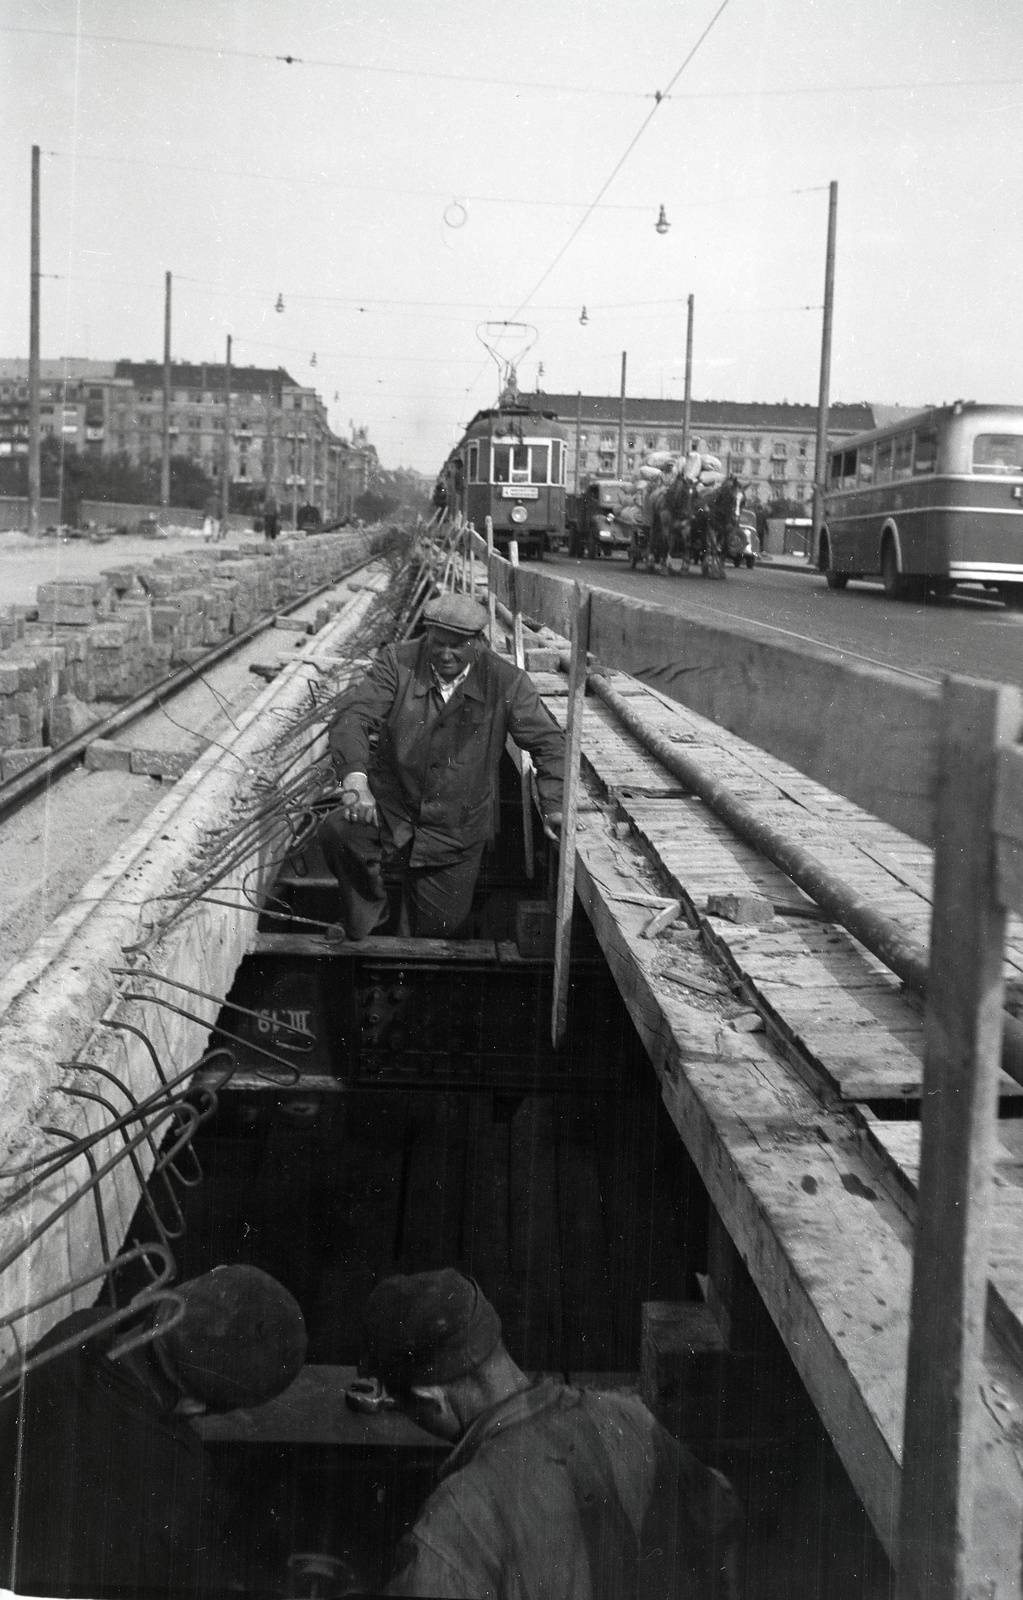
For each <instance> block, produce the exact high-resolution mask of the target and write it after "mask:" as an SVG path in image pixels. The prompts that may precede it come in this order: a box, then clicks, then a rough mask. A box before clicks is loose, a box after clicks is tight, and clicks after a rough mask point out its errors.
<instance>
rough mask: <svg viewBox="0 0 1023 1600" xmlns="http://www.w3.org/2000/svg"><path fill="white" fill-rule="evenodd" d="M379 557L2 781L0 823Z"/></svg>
mask: <svg viewBox="0 0 1023 1600" xmlns="http://www.w3.org/2000/svg"><path fill="white" fill-rule="evenodd" d="M377 560H379V556H378V555H371V556H367V557H366V558H365V559H364V560H360V561H357V562H354V563H353V564H352V565H351V566H350V567H348V568H346V569H345V570H344V571H343V572H341V573H339V574H338V576H337V577H336V578H332V579H331V580H330V581H329V582H327V583H320V584H317V585H316V586H315V587H314V588H312V589H309V590H308V591H307V592H306V593H305V594H302V595H300V596H298V598H297V599H295V600H291V601H289V602H288V604H287V605H284V606H280V607H278V608H277V609H276V610H274V611H272V612H269V613H268V614H267V615H266V616H263V617H260V618H259V619H258V620H257V621H256V622H254V623H253V624H252V625H251V627H248V628H246V629H245V630H244V632H242V633H240V634H237V635H236V636H234V637H233V638H231V639H228V640H225V641H224V642H223V643H222V644H218V645H214V646H212V647H211V648H210V649H209V650H208V651H207V652H206V654H205V655H203V656H202V657H201V658H200V659H199V660H197V661H195V662H193V663H190V664H189V665H187V666H183V667H179V668H177V669H176V670H175V671H174V672H171V673H168V674H167V676H166V677H164V678H162V679H160V680H159V682H157V683H155V684H152V685H150V687H149V688H147V689H144V690H142V691H141V692H140V693H139V694H137V695H134V696H132V698H131V699H130V700H126V701H125V702H124V703H123V704H122V705H120V706H119V707H118V708H117V710H116V711H112V712H110V713H109V715H107V716H105V717H102V718H100V719H99V720H98V721H97V722H95V723H93V724H92V725H91V726H90V727H89V728H87V729H86V730H85V731H84V732H83V733H80V734H78V735H77V736H76V737H75V738H74V739H70V740H68V741H67V742H66V743H65V744H62V745H60V746H58V747H57V748H56V749H55V750H53V751H52V753H51V754H49V755H47V756H42V757H40V759H39V760H38V761H37V762H35V763H34V764H33V765H32V766H30V767H27V768H26V769H25V771H24V772H21V773H19V774H18V775H17V776H16V777H13V778H8V779H7V780H6V781H5V782H2V783H0V823H2V822H3V821H4V819H5V818H7V817H9V816H11V815H13V813H14V812H16V811H17V810H18V809H19V807H21V806H23V805H24V804H25V803H26V802H27V801H29V800H31V799H33V798H34V797H35V796H36V795H38V794H40V793H42V792H43V791H44V790H47V789H48V788H49V787H50V786H51V785H52V784H53V783H54V781H55V780H57V779H59V778H60V777H61V776H63V774H65V773H66V772H68V771H70V770H71V768H73V767H74V766H75V765H76V764H77V763H78V762H79V761H80V760H81V758H82V756H83V755H84V753H85V751H86V749H87V748H88V746H89V745H90V744H92V743H93V742H94V741H95V740H97V739H106V738H109V737H110V735H111V734H114V733H121V732H123V731H124V730H125V729H126V728H129V727H131V726H132V724H133V723H136V722H138V721H139V719H140V718H142V717H144V716H145V715H146V714H147V712H149V711H152V710H153V709H154V708H155V707H161V706H165V705H166V704H167V703H168V701H171V700H173V699H174V698H175V697H176V696H177V695H179V694H180V693H181V692H182V691H183V690H185V689H188V688H190V687H191V686H192V685H193V684H194V683H196V682H197V681H199V680H201V679H202V678H203V676H204V675H205V674H206V673H207V672H209V671H210V669H211V668H213V667H215V666H218V665H219V664H220V663H221V662H224V661H227V660H230V658H231V657H232V656H235V655H237V654H238V652H239V651H240V650H243V649H244V648H245V646H246V645H248V644H251V642H252V641H253V640H254V639H257V638H258V637H259V636H260V635H261V634H263V633H265V632H266V631H267V630H268V629H270V628H273V627H274V626H275V624H276V623H277V622H278V621H279V619H281V618H283V617H291V616H293V615H294V614H295V612H297V611H301V610H302V608H303V607H304V606H307V605H309V604H310V603H311V602H312V601H314V600H316V599H318V598H320V597H321V596H322V595H324V594H327V593H329V591H330V590H331V589H334V588H336V587H337V585H338V584H339V583H343V582H344V581H345V579H346V578H350V577H352V576H354V574H356V573H357V572H360V571H362V570H363V569H364V568H365V567H367V566H369V565H370V564H371V563H372V562H374V561H377Z"/></svg>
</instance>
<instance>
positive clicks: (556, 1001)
mask: <svg viewBox="0 0 1023 1600" xmlns="http://www.w3.org/2000/svg"><path fill="white" fill-rule="evenodd" d="M589 638H590V591H589V590H588V589H585V588H583V587H582V586H581V585H579V584H577V585H576V588H575V605H574V609H573V614H572V660H571V665H570V667H569V673H568V731H567V737H566V739H565V777H564V794H563V797H562V813H561V846H560V850H559V853H558V888H557V899H556V901H555V913H554V914H555V924H554V995H553V1000H552V1002H551V1041H552V1043H553V1045H554V1048H555V1049H557V1048H558V1046H559V1045H560V1044H561V1041H562V1040H563V1039H564V1037H565V1027H566V1025H567V1021H568V980H569V963H570V961H571V958H572V913H573V909H574V906H575V835H576V826H577V821H578V814H579V787H580V778H579V754H580V751H581V749H582V741H583V703H584V700H585V697H586V655H587V651H588V649H589Z"/></svg>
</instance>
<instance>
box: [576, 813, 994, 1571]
mask: <svg viewBox="0 0 1023 1600" xmlns="http://www.w3.org/2000/svg"><path fill="white" fill-rule="evenodd" d="M610 848H611V846H610V841H608V840H607V839H606V838H605V837H603V836H602V835H601V833H600V830H599V825H598V824H597V823H596V822H594V823H593V824H591V826H590V827H589V828H588V829H587V831H586V832H585V833H581V834H580V843H579V855H578V863H577V883H578V888H579V893H580V897H581V899H582V901H583V904H584V906H585V908H586V910H587V912H588V914H589V915H590V917H591V921H592V922H593V925H594V929H595V931H596V934H597V937H598V940H599V942H600V944H601V946H602V948H603V950H604V953H605V956H606V958H607V960H608V964H609V966H610V968H611V971H612V974H613V976H614V978H615V982H616V983H617V984H618V986H619V988H620V990H621V992H622V994H623V997H624V998H625V1001H626V1004H627V1006H628V1009H629V1011H630V1014H631V1016H632V1019H633V1022H634V1024H635V1026H636V1028H637V1031H638V1032H639V1033H640V1036H641V1038H642V1039H643V1042H644V1044H645V1046H646V1048H647V1050H648V1052H649V1054H650V1057H651V1060H652V1062H653V1063H654V1066H655V1068H656V1070H657V1072H658V1076H659V1077H660V1080H661V1084H662V1094H663V1097H664V1100H665V1104H666V1105H667V1107H668V1109H669V1112H670V1114H671V1116H672V1119H673V1121H674V1123H675V1125H676V1127H677V1129H678V1131H679V1134H680V1136H681V1138H682V1140H683V1142H684V1144H685V1145H686V1148H687V1149H688V1151H689V1152H690V1155H691V1156H692V1158H693V1160H694V1161H695V1163H696V1166H697V1168H698V1170H699V1172H700V1175H701V1177H702V1178H703V1181H704V1182H705V1184H706V1185H707V1188H708V1190H709V1192H710V1197H711V1200H712V1202H713V1204H714V1205H715V1207H716V1208H717V1210H718V1211H719V1213H720V1214H721V1217H722V1219H723V1221H724V1224H725V1226H726V1228H727V1230H728V1232H729V1234H730V1236H731V1238H732V1239H733V1241H734V1242H735V1244H736V1246H737V1248H738V1250H739V1252H740V1254H741V1256H742V1259H743V1260H744V1262H745V1263H746V1265H747V1267H748V1269H749V1271H750V1273H751V1274H752V1276H753V1279H754V1281H755V1283H756V1285H757V1288H758V1291H759V1293H760V1294H761V1296H762V1298H763V1300H764V1303H765V1305H766V1306H767V1309H768V1311H769V1312H770V1314H771V1316H772V1319H773V1320H774V1322H775V1324H776V1326H777V1327H778V1329H779V1331H780V1333H781V1335H782V1337H783V1339H784V1341H785V1343H786V1346H787V1348H788V1349H789V1352H790V1354H791V1355H792V1358H793V1360H794V1362H795V1364H796V1367H797V1369H798V1371H799V1373H800V1376H801V1378H802V1380H803V1382H804V1384H805V1385H806V1387H807V1389H808V1391H809V1394H810V1396H811V1399H812V1400H813V1402H814V1404H815V1405H816V1407H817V1410H818V1412H819V1413H820V1415H821V1418H822V1420H823V1422H824V1425H825V1427H826V1428H827V1429H828V1432H829V1433H830V1435H831V1437H832V1439H833V1441H834V1443H835V1446H836V1448H837V1450H838V1452H839V1454H840V1456H841V1457H842V1459H843V1461H844V1463H845V1466H846V1469H847V1471H848V1472H849V1475H850V1478H851V1480H852V1482H853V1485H854V1487H855V1489H856V1491H857V1493H858V1494H859V1495H860V1498H861V1499H862V1501H863V1503H864V1506H865V1508H866V1510H867V1513H868V1515H869V1516H870V1517H871V1520H872V1522H873V1523H874V1526H875V1528H876V1529H877V1532H878V1535H879V1537H880V1538H881V1540H882V1542H883V1543H884V1544H885V1545H886V1547H887V1548H888V1550H889V1551H890V1552H891V1551H893V1549H894V1545H895V1537H896V1523H897V1517H898V1499H899V1485H900V1470H899V1448H900V1442H901V1435H902V1424H903V1398H904V1372H905V1349H906V1337H907V1323H908V1317H907V1313H908V1304H909V1286H910V1252H909V1248H908V1229H907V1225H906V1222H905V1217H904V1215H903V1213H902V1210H901V1208H900V1206H899V1204H897V1203H896V1199H895V1197H894V1196H893V1195H892V1193H891V1192H890V1190H888V1189H887V1188H886V1183H885V1178H884V1175H883V1173H881V1171H880V1169H879V1168H878V1166H877V1165H876V1163H872V1162H871V1161H869V1160H865V1159H864V1156H863V1152H862V1148H861V1147H860V1144H859V1136H858V1135H857V1134H856V1132H855V1131H854V1126H853V1124H852V1122H851V1120H850V1119H849V1118H848V1117H847V1116H844V1115H841V1114H838V1113H830V1112H827V1111H825V1110H824V1109H823V1107H822V1105H821V1102H820V1100H819V1098H818V1097H817V1096H815V1095H814V1094H813V1093H812V1092H811V1091H810V1090H809V1089H808V1088H806V1087H805V1086H804V1085H803V1084H802V1083H801V1082H800V1081H799V1079H798V1078H797V1077H796V1076H795V1074H794V1073H793V1072H791V1071H790V1070H789V1069H787V1068H785V1067H784V1066H782V1065H781V1063H780V1062H779V1061H778V1060H777V1058H776V1057H775V1056H774V1054H773V1052H772V1051H771V1050H770V1049H769V1048H767V1047H766V1046H765V1045H763V1044H759V1043H758V1042H757V1039H756V1038H750V1036H748V1035H747V1036H738V1035H734V1034H731V1035H730V1034H727V1033H723V1032H722V1031H721V1029H720V1027H719V1026H718V1025H717V1024H716V1023H715V1022H714V1019H713V1018H708V1017H699V1016H697V1015H694V1013H693V1011H692V1009H691V1008H688V1007H685V1006H683V1005H679V1004H671V1003H669V1002H667V1001H666V1000H665V998H664V996H663V995H662V994H661V993H660V991H659V987H658V982H657V979H656V976H655V975H654V973H653V972H652V963H653V962H654V961H655V960H656V956H655V953H653V952H651V951H650V948H649V945H647V946H644V945H643V943H642V941H641V940H640V939H639V938H638V929H639V927H640V926H641V922H642V917H643V912H642V910H641V909H640V908H636V909H635V912H634V914H633V915H634V921H635V925H636V926H635V930H634V931H631V932H630V931H629V930H630V926H631V924H630V923H629V914H630V908H619V907H618V906H615V905H612V903H611V902H609V901H608V900H607V898H606V897H605V896H604V894H603V892H602V890H601V887H600V885H601V883H602V882H603V881H605V880H606V879H607V878H608V876H609V875H611V874H613V873H615V872H617V871H620V870H621V867H620V861H619V857H617V856H613V855H611V854H610ZM637 870H638V869H637ZM994 1359H995V1358H994V1357H989V1363H990V1362H991V1361H993V1360H994ZM983 1389H984V1392H985V1393H986V1394H987V1395H988V1396H989V1404H988V1405H987V1406H985V1407H983V1408H982V1415H981V1423H982V1427H983V1429H984V1449H983V1452H982V1454H981V1456H980V1471H981V1474H982V1481H983V1486H984V1495H985V1497H986V1499H985V1507H986V1509H985V1514H984V1520H983V1521H982V1523H981V1524H980V1526H979V1536H980V1538H981V1540H982V1546H981V1548H982V1549H983V1551H984V1553H985V1554H986V1557H987V1560H988V1569H989V1572H990V1574H991V1578H992V1581H993V1582H994V1583H995V1585H996V1587H995V1589H994V1590H993V1591H992V1592H995V1593H997V1594H999V1595H1002V1594H1004V1595H1005V1596H1012V1597H1014V1600H1015V1597H1018V1596H1019V1595H1020V1593H1021V1589H1020V1583H1019V1572H1018V1565H1017V1562H1016V1559H1015V1557H1016V1551H1017V1549H1018V1537H1019V1533H1018V1530H1019V1526H1020V1525H1021V1522H1023V1470H1021V1467H1020V1463H1019V1461H1018V1459H1017V1455H1016V1450H1015V1444H1014V1436H1015V1433H1014V1430H1015V1428H1016V1427H1017V1426H1018V1425H1019V1423H1020V1420H1021V1418H1023V1382H1021V1378H1020V1373H1019V1372H1018V1370H1015V1369H1012V1368H1006V1367H1004V1366H999V1365H997V1362H996V1363H995V1365H994V1366H992V1365H990V1364H989V1366H988V1368H987V1370H986V1371H985V1374H984V1377H983Z"/></svg>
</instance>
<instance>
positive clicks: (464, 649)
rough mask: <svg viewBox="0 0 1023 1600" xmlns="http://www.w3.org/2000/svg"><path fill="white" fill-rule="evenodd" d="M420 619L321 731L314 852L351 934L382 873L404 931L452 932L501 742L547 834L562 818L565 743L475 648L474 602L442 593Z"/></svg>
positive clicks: (515, 683) (482, 829) (486, 835)
mask: <svg viewBox="0 0 1023 1600" xmlns="http://www.w3.org/2000/svg"><path fill="white" fill-rule="evenodd" d="M424 621H425V623H426V632H425V634H424V636H423V637H422V638H421V639H418V640H414V641H413V642H412V643H410V644H401V645H396V646H392V645H388V646H387V647H386V648H385V649H384V650H383V651H382V652H381V654H380V656H379V658H378V660H377V661H376V662H375V663H374V665H373V667H372V668H371V670H370V671H369V672H368V673H367V674H366V676H365V678H363V679H362V680H361V682H359V683H357V684H356V685H354V686H353V688H351V689H349V690H348V691H347V692H346V693H345V694H344V695H343V696H342V697H341V701H340V709H339V710H338V712H337V715H336V717H335V719H334V722H333V725H332V727H331V730H330V747H331V754H332V757H333V761H334V767H335V771H336V773H337V776H338V779H339V783H340V799H341V805H340V808H339V809H338V810H336V811H332V812H331V813H330V815H329V816H328V817H327V819H326V821H325V822H324V823H323V825H322V827H321V829H320V843H321V845H322V848H323V853H324V856H325V857H326V859H327V863H328V865H329V867H330V869H331V871H332V872H333V873H334V875H335V877H336V878H337V880H338V883H339V885H340V890H341V927H342V929H343V931H344V933H346V934H347V936H348V938H350V939H363V938H365V937H366V936H367V934H370V933H372V932H373V930H374V928H376V927H378V926H380V925H381V924H382V923H383V922H384V921H386V918H387V898H386V893H385V890H384V885H383V879H382V871H381V869H382V865H384V864H387V865H393V866H397V867H398V868H400V869H401V871H402V872H403V883H404V906H405V911H406V916H407V921H408V931H410V932H411V933H413V934H416V935H418V936H420V937H422V938H451V937H452V936H453V935H454V934H455V933H456V932H457V931H458V929H459V928H460V927H461V926H462V924H463V923H464V922H465V920H466V918H467V917H468V915H469V908H470V906H471V904H472V896H473V890H474V889H475V886H476V879H477V877H478V876H479V870H480V863H481V861H482V859H483V851H484V849H485V848H486V845H487V842H488V840H489V839H490V837H491V829H492V818H493V806H494V794H495V792H496V786H497V767H498V763H499V761H500V759H501V753H502V751H503V750H504V744H505V738H506V736H507V735H508V734H511V737H512V738H513V739H514V741H515V743H516V744H517V745H519V746H520V747H521V748H522V749H524V750H528V751H529V753H530V755H531V756H532V757H533V759H534V761H535V763H536V769H537V784H538V788H539V793H540V802H541V805H542V808H543V813H544V821H545V825H546V826H547V828H548V831H550V832H551V833H552V836H553V830H554V829H555V828H556V827H557V826H559V825H560V822H561V786H562V774H563V769H564V759H565V738H564V734H563V733H562V732H561V729H560V728H558V727H557V725H556V724H555V723H554V721H553V719H552V718H551V717H550V716H549V715H548V713H547V711H546V710H545V709H544V706H543V705H542V703H541V701H540V698H539V696H538V695H537V693H536V690H535V689H534V688H533V685H532V683H531V682H530V680H529V678H528V677H527V676H526V674H525V673H524V672H521V671H520V670H519V669H518V668H517V667H514V666H513V665H512V664H511V662H509V661H504V660H502V659H501V658H500V657H499V656H497V655H495V654H494V653H493V652H492V651H490V650H488V649H487V648H486V647H485V645H484V644H483V641H482V638H481V634H482V632H483V629H484V628H485V626H486V624H487V613H486V612H485V611H484V609H483V607H482V606H481V605H479V604H478V603H477V602H476V601H475V600H472V599H470V598H469V596H468V595H445V596H443V597H442V598H441V599H439V600H433V601H431V602H430V604H429V605H428V606H427V607H426V608H425V611H424ZM374 740H375V748H374Z"/></svg>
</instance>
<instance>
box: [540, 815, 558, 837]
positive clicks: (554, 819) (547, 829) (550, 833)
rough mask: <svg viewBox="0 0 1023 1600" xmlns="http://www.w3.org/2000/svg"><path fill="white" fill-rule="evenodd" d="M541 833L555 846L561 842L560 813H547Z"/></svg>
mask: <svg viewBox="0 0 1023 1600" xmlns="http://www.w3.org/2000/svg"><path fill="white" fill-rule="evenodd" d="M543 831H544V833H545V834H546V835H547V837H548V839H553V840H554V843H555V844H560V842H561V812H560V811H548V813H547V815H546V816H545V817H544V819H543Z"/></svg>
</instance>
